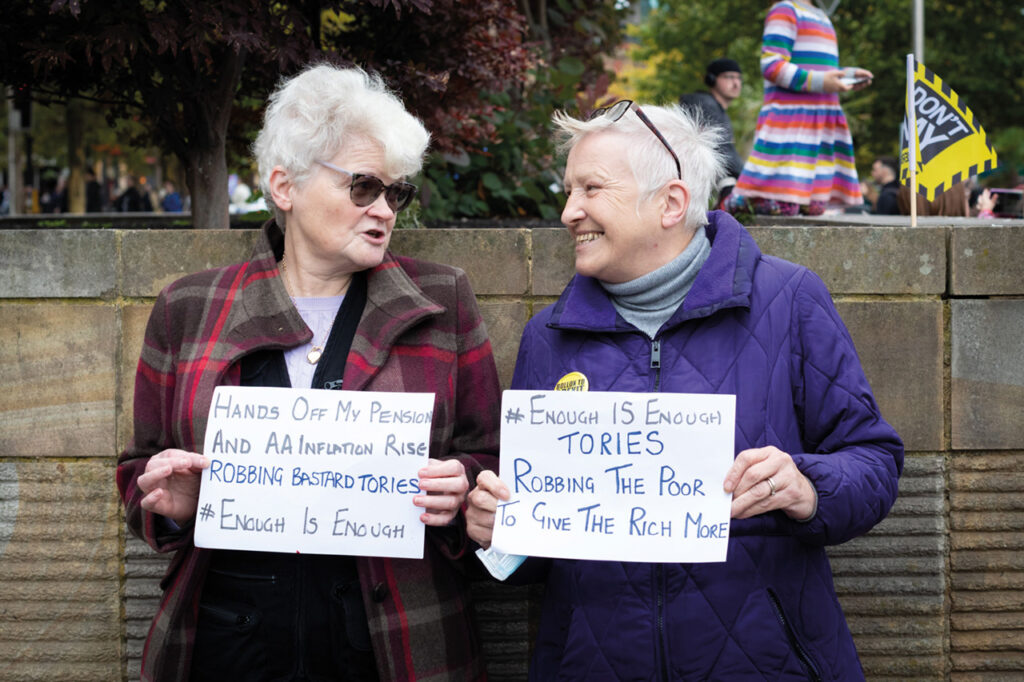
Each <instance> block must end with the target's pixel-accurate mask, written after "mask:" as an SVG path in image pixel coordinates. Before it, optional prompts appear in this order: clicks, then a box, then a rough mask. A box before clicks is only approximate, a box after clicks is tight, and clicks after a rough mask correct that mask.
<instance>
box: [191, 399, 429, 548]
mask: <svg viewBox="0 0 1024 682" xmlns="http://www.w3.org/2000/svg"><path fill="white" fill-rule="evenodd" d="M433 409H434V396H433V394H431V393H374V392H362V391H322V390H313V389H293V388H257V387H240V386H221V387H219V388H217V389H216V391H215V392H214V395H213V403H212V404H211V406H210V417H209V422H208V424H207V428H206V442H205V446H204V451H203V454H205V455H207V456H209V457H211V458H212V460H213V463H212V464H211V466H210V467H209V468H208V469H206V470H204V471H203V476H202V483H201V487H200V491H199V509H198V514H197V517H196V532H195V543H196V546H197V547H215V548H221V549H245V550H259V551H267V552H302V553H311V554H351V555H359V556H389V557H403V558H413V559H418V558H422V557H423V524H422V523H421V522H420V520H419V515H420V513H421V511H422V510H421V509H420V508H419V507H416V506H415V505H413V503H412V497H413V495H415V494H417V493H419V492H420V489H419V476H418V475H417V472H418V471H419V469H420V468H422V467H423V466H424V465H425V464H426V463H427V459H428V457H429V454H428V451H429V449H430V424H431V419H432V416H433Z"/></svg>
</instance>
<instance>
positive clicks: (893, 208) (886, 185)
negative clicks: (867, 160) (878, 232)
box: [871, 156, 900, 215]
mask: <svg viewBox="0 0 1024 682" xmlns="http://www.w3.org/2000/svg"><path fill="white" fill-rule="evenodd" d="M899 174H900V164H899V162H898V161H897V160H896V158H895V157H892V156H880V157H878V158H877V159H875V161H874V163H872V164H871V179H872V180H874V181H875V183H876V184H877V185H878V198H877V199H876V200H875V204H874V209H873V210H872V211H871V212H872V213H875V214H877V215H899V213H900V206H899V195H900V181H899Z"/></svg>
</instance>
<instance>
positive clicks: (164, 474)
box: [138, 448, 210, 525]
mask: <svg viewBox="0 0 1024 682" xmlns="http://www.w3.org/2000/svg"><path fill="white" fill-rule="evenodd" d="M209 466H210V458H209V457H204V456H202V455H200V454H197V453H195V452H186V451H184V450H178V449H174V448H171V449H168V450H164V451H163V452H159V453H157V454H155V455H153V456H152V457H150V458H149V461H148V462H146V471H145V472H144V473H143V474H142V475H141V476H139V479H138V485H139V490H141V491H142V492H144V493H146V496H145V497H143V498H142V500H141V501H140V502H139V504H141V505H142V508H143V509H145V510H146V511H148V512H152V513H154V514H160V515H161V516H166V517H167V518H169V519H172V520H173V521H175V522H176V523H177V524H178V525H183V524H185V523H187V522H189V521H191V520H192V518H193V517H195V515H196V507H197V505H198V502H199V477H200V476H201V475H202V471H203V469H206V468H207V467H209Z"/></svg>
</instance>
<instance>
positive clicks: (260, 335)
mask: <svg viewBox="0 0 1024 682" xmlns="http://www.w3.org/2000/svg"><path fill="white" fill-rule="evenodd" d="M282 241H283V235H282V234H281V231H280V229H279V228H278V227H277V226H276V225H275V224H274V223H273V221H270V222H268V223H267V224H266V225H264V228H263V235H262V239H261V240H260V244H259V246H258V247H257V248H256V251H255V253H254V256H253V258H252V260H250V261H247V262H245V263H240V264H237V265H232V266H228V267H223V268H217V269H214V270H208V271H205V272H201V273H197V274H193V275H189V276H187V277H184V278H182V279H180V280H178V281H177V282H175V283H173V284H171V285H170V286H168V287H167V288H166V289H164V291H162V292H161V293H160V295H159V297H158V298H157V301H156V304H155V305H154V307H153V311H152V314H151V316H150V319H149V323H148V326H147V328H146V338H145V343H144V345H143V348H142V355H141V357H140V358H139V365H138V371H137V375H136V385H135V431H134V437H133V439H132V442H131V444H130V445H129V446H128V448H127V449H126V450H125V451H124V452H123V453H122V454H121V456H120V458H119V460H118V469H117V485H118V489H119V491H120V493H121V498H122V500H123V502H124V506H125V516H126V518H127V523H128V527H129V529H130V530H131V532H133V533H134V534H135V535H137V536H138V537H140V538H142V539H143V540H145V541H146V542H147V543H149V545H150V546H151V547H153V548H154V549H155V550H157V551H158V552H175V555H174V557H173V559H172V561H171V563H170V565H169V567H168V571H167V574H166V575H165V576H164V578H163V581H162V582H161V588H162V589H163V591H164V593H163V598H162V600H161V603H160V608H159V611H158V612H157V615H156V617H155V619H154V621H153V624H152V626H151V627H150V631H149V635H148V637H147V640H146V646H145V649H144V651H143V662H142V679H143V680H157V681H160V682H163V681H165V680H185V679H187V677H188V672H189V669H190V666H191V653H192V642H193V639H194V634H195V627H196V619H197V613H198V606H199V597H200V594H201V592H202V585H203V580H204V577H205V575H206V570H207V567H208V566H209V559H210V551H209V550H203V549H198V548H196V547H195V545H194V544H193V542H192V530H193V529H192V527H191V526H189V527H186V528H184V529H182V530H181V531H177V532H174V533H170V532H168V531H167V528H166V524H163V523H157V522H156V521H157V517H156V515H154V514H151V513H149V512H147V511H145V510H143V509H142V507H141V506H140V504H139V501H140V499H141V498H142V497H143V495H142V492H141V491H140V490H139V488H138V486H137V484H136V481H137V479H138V477H139V475H140V474H141V473H143V471H144V470H145V467H146V462H147V461H148V459H149V457H151V456H152V455H154V454H156V453H158V452H160V451H161V450H164V449H166V448H172V447H174V448H181V449H184V450H188V451H192V452H198V451H200V448H201V447H202V446H203V442H204V437H205V431H206V423H207V410H208V407H209V405H210V401H211V399H212V396H213V390H214V388H215V387H217V386H219V385H237V384H238V383H239V377H240V369H239V360H240V359H241V358H242V357H243V356H244V355H246V354H248V353H251V352H253V351H255V350H258V349H265V348H288V347H292V346H296V345H298V344H301V343H305V342H307V341H309V340H310V338H311V337H312V333H311V332H310V330H309V328H308V327H306V325H305V323H304V322H303V321H302V318H301V317H300V316H299V313H298V311H297V310H296V309H295V307H294V306H293V305H292V303H291V300H290V299H289V297H288V293H287V291H286V290H285V288H284V285H283V283H282V282H281V280H280V278H279V277H278V275H277V270H276V258H275V250H276V251H277V253H278V254H279V253H280V252H281V249H282V246H281V244H282ZM366 298H367V300H366V306H365V308H364V310H363V314H362V317H361V319H360V321H359V326H358V329H357V331H356V336H355V338H354V339H353V341H352V348H351V350H350V352H349V356H348V361H347V364H346V366H345V374H344V387H345V390H354V391H359V390H367V391H408V392H434V393H435V394H436V400H435V404H434V423H433V428H432V432H431V442H430V456H431V457H434V458H448V457H458V458H459V459H460V460H461V461H462V463H463V464H464V465H465V467H466V473H467V476H468V477H469V482H470V487H471V488H472V486H473V485H474V481H475V479H476V474H477V473H478V472H479V471H480V470H481V468H482V467H487V468H494V467H495V466H496V463H497V460H496V456H497V450H498V411H499V408H500V390H499V385H498V377H497V372H496V370H495V366H494V359H493V356H492V354H491V345H490V342H489V341H488V339H487V331H486V329H485V326H484V324H483V321H482V320H481V318H480V313H479V310H478V309H477V305H476V299H475V297H474V295H473V292H472V290H471V289H470V285H469V281H468V279H467V278H466V275H465V273H463V272H462V271H461V270H458V269H456V268H452V267H449V266H445V265H437V264H433V263H427V262H423V261H418V260H414V259H411V258H402V257H397V256H394V255H392V254H390V253H388V254H387V256H386V257H385V258H384V261H383V262H382V263H381V264H380V265H379V266H378V267H376V268H373V269H372V270H370V271H369V272H368V277H367V296H366ZM426 536H427V539H426V542H425V545H426V546H425V551H424V559H422V560H407V559H387V558H376V557H369V558H363V557H357V563H358V567H359V577H360V582H361V584H362V588H363V601H364V603H365V605H366V613H367V617H368V620H369V627H370V634H371V637H372V640H373V649H374V654H375V656H376V660H377V668H378V670H379V672H380V676H381V679H382V680H474V679H485V677H486V674H485V671H484V665H483V660H482V657H481V654H480V642H479V638H478V635H477V632H476V629H475V627H474V623H473V616H472V609H471V607H470V604H469V596H468V584H467V576H466V575H465V572H464V570H463V568H464V567H463V563H462V560H463V559H465V560H466V561H467V563H466V564H465V565H466V566H470V565H471V564H470V563H469V562H471V561H472V560H473V557H472V552H471V551H469V541H468V538H467V536H466V533H465V520H464V518H463V517H462V516H461V515H460V516H459V517H458V522H457V524H456V525H455V526H451V527H448V528H443V529H439V528H428V529H427V534H426Z"/></svg>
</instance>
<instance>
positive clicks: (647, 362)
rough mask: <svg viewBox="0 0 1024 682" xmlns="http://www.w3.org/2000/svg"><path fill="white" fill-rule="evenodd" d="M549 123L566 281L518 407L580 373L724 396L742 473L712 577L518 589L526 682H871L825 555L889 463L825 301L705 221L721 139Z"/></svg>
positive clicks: (690, 132)
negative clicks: (561, 154) (529, 640)
mask: <svg viewBox="0 0 1024 682" xmlns="http://www.w3.org/2000/svg"><path fill="white" fill-rule="evenodd" d="M645 114H646V115H645ZM555 123H556V126H557V128H558V130H559V132H560V133H561V135H562V137H563V140H564V142H565V147H566V148H567V149H568V150H569V156H568V162H567V166H566V171H565V191H566V194H567V195H568V199H567V202H566V206H565V210H564V212H563V213H562V221H563V222H564V223H565V225H566V227H567V228H568V230H569V234H570V236H571V237H572V238H573V240H574V241H575V244H576V273H577V274H576V275H575V276H574V277H573V279H572V280H571V281H570V282H569V284H568V286H567V287H566V288H565V290H564V291H563V292H562V295H561V297H560V298H559V299H558V301H557V302H556V303H555V304H554V305H552V306H550V307H548V308H547V309H545V310H544V311H542V312H541V313H539V314H538V315H537V316H535V317H534V318H533V319H532V320H531V321H530V322H529V324H528V325H527V328H526V330H525V332H524V334H523V338H522V343H521V345H520V349H519V357H518V361H517V364H516V370H515V376H514V378H513V382H512V388H516V389H533V390H540V389H544V390H550V389H553V388H554V387H555V384H556V383H557V382H558V381H559V379H560V378H562V377H564V376H565V375H567V374H569V373H571V372H576V373H579V374H582V375H583V376H585V377H586V380H587V382H588V383H589V389H590V390H596V391H632V392H638V393H652V392H659V391H660V392H685V393H719V394H733V395H735V396H736V415H737V416H736V428H735V443H736V457H735V460H734V464H733V466H732V468H731V469H730V471H729V473H728V474H727V476H726V478H725V480H724V481H722V482H721V485H722V486H723V487H724V489H725V491H726V492H728V493H732V495H733V501H732V510H731V514H732V517H733V520H732V523H731V524H730V525H731V531H730V539H729V548H728V556H727V560H726V561H725V562H724V563H696V564H646V563H638V562H630V561H620V562H610V561H576V560H564V559H554V560H544V559H537V558H535V559H529V560H528V561H527V563H526V564H525V565H524V566H523V567H521V568H520V569H519V572H520V573H522V575H517V576H515V577H517V578H519V579H526V578H528V577H529V576H531V575H536V574H537V573H538V572H546V580H547V589H546V592H545V600H544V606H543V611H542V614H541V621H540V628H539V631H538V638H537V642H536V646H535V648H534V658H533V662H532V665H531V673H530V676H531V679H534V680H551V679H559V680H753V679H758V680H760V679H771V680H797V679H800V680H807V679H815V680H822V679H827V680H838V679H843V680H850V679H863V672H862V670H861V666H860V663H859V660H858V658H857V652H856V650H855V648H854V644H853V639H852V637H851V635H850V631H849V628H848V627H847V625H846V622H845V619H844V616H843V613H842V610H841V608H840V605H839V602H838V600H837V598H836V593H835V590H834V587H833V583H832V574H831V571H830V567H829V562H828V558H827V557H826V554H825V547H826V546H827V545H830V544H837V543H841V542H845V541H846V540H849V539H851V538H853V537H856V536H858V535H861V534H863V533H865V532H867V531H868V530H870V529H871V528H872V527H873V526H874V525H875V524H877V523H878V522H879V521H881V520H882V519H883V518H884V517H885V515H886V514H887V513H888V511H889V509H890V507H891V506H892V504H893V502H894V501H895V499H896V493H897V481H898V477H899V475H900V472H901V470H902V466H903V445H902V443H901V441H900V438H899V436H898V435H897V434H896V432H895V431H894V430H893V429H892V427H891V426H890V425H889V424H888V423H886V421H885V420H884V419H882V416H881V414H880V413H879V410H878V406H877V405H876V403H875V400H874V397H873V396H872V393H871V388H870V386H869V385H868V382H867V380H866V379H865V377H864V373H863V371H862V369H861V366H860V362H859V361H858V358H857V354H856V351H855V350H854V347H853V342H852V341H851V339H850V336H849V334H848V333H847V331H846V328H845V327H844V325H843V323H842V320H840V318H839V315H838V314H837V313H836V310H835V307H834V306H833V304H832V300H831V298H830V296H829V293H828V291H827V289H826V288H825V286H824V284H823V283H822V281H821V280H820V279H819V278H818V277H817V276H816V275H815V274H814V273H813V272H811V271H809V270H808V269H806V268H804V267H802V266H799V265H795V264H793V263H789V262H786V261H783V260H780V259H778V258H773V257H771V256H766V255H763V254H762V253H761V252H760V250H759V249H758V247H757V244H756V243H755V242H754V240H753V239H752V238H751V236H750V235H749V234H748V233H747V232H746V230H744V229H743V227H742V226H741V225H739V224H738V223H737V222H736V221H735V220H733V219H732V218H731V217H730V216H728V215H727V214H724V213H721V212H718V211H714V212H711V213H707V212H706V211H705V208H704V207H706V206H707V205H708V197H709V195H710V193H711V190H712V188H713V187H715V183H716V181H717V179H718V178H719V176H720V174H721V172H722V171H721V163H722V162H721V159H720V158H719V156H718V154H717V153H716V152H715V148H716V145H717V142H718V132H717V131H716V130H715V129H703V128H702V127H701V125H700V124H699V123H697V122H695V121H694V120H693V119H691V118H690V116H689V115H687V114H686V113H685V112H683V111H681V110H679V109H678V108H677V107H672V108H660V107H648V108H645V110H644V111H641V110H640V109H639V108H638V107H636V105H631V104H630V103H628V102H627V103H619V104H617V105H613V106H612V107H609V108H608V109H604V110H599V111H598V112H596V113H595V115H594V116H592V117H591V118H590V120H587V121H581V120H576V119H574V118H571V117H569V116H566V115H563V114H559V115H556V117H555ZM508 498H509V492H508V489H507V487H506V486H505V485H504V484H503V483H502V482H501V481H500V480H499V479H497V477H495V476H494V475H493V474H490V473H486V472H485V473H483V474H482V475H481V476H480V477H478V479H477V487H476V488H475V489H474V490H473V491H472V492H471V493H470V495H469V511H468V513H467V520H468V523H469V532H470V536H471V537H472V538H474V539H475V540H477V541H478V542H480V544H481V545H483V546H485V547H486V546H488V545H489V543H490V539H491V531H492V529H493V522H494V510H495V505H496V502H497V500H498V499H508ZM625 558H626V557H624V559H625Z"/></svg>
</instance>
